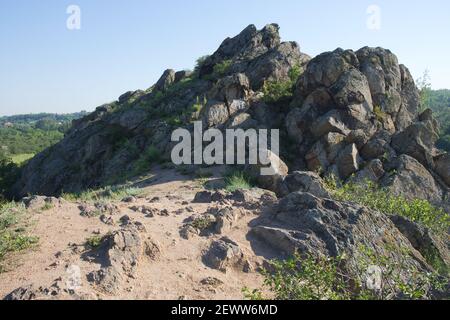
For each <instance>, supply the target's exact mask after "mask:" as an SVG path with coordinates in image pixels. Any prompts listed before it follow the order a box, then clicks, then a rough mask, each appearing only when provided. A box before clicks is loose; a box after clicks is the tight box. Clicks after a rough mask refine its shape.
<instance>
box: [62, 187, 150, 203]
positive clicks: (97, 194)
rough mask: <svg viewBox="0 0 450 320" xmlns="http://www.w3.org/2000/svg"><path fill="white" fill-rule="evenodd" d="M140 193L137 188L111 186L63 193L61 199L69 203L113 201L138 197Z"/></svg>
mask: <svg viewBox="0 0 450 320" xmlns="http://www.w3.org/2000/svg"><path fill="white" fill-rule="evenodd" d="M140 193H141V190H140V189H137V188H130V187H121V186H109V187H104V188H101V189H98V190H87V191H83V192H80V193H63V194H62V195H61V197H62V198H64V199H65V200H68V201H111V200H122V199H123V198H125V197H128V196H138V195H139V194H140Z"/></svg>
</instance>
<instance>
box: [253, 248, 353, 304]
mask: <svg viewBox="0 0 450 320" xmlns="http://www.w3.org/2000/svg"><path fill="white" fill-rule="evenodd" d="M339 261H340V258H338V259H333V258H325V257H320V258H314V257H312V256H307V257H306V258H304V259H302V258H301V257H300V255H298V254H295V255H294V257H292V258H290V259H287V260H285V261H281V260H274V261H272V262H271V263H270V265H271V269H273V271H272V272H269V271H267V270H264V271H263V276H264V286H265V287H267V288H268V289H269V291H270V292H271V293H272V294H273V296H274V297H273V298H274V299H275V300H348V299H350V298H351V296H352V294H351V292H350V290H349V287H350V286H349V284H348V283H347V280H346V278H345V277H344V276H342V275H341V274H340V273H339V270H338V265H339ZM244 295H245V297H246V298H247V299H251V300H261V299H263V294H262V293H261V291H259V290H253V291H250V290H249V289H247V288H245V289H244Z"/></svg>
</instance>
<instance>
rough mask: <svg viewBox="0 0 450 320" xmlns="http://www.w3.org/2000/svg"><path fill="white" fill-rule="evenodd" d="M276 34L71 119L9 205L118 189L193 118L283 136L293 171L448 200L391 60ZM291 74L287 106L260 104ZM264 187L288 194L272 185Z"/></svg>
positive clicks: (426, 127)
mask: <svg viewBox="0 0 450 320" xmlns="http://www.w3.org/2000/svg"><path fill="white" fill-rule="evenodd" d="M278 29H279V27H278V25H275V24H271V25H267V26H266V27H264V28H263V29H262V30H257V29H256V28H255V26H253V25H251V26H249V27H247V28H246V29H245V30H243V31H242V32H241V33H240V34H239V35H237V36H236V37H234V38H228V39H226V40H225V41H224V42H223V43H222V44H221V46H220V47H219V49H218V50H217V51H216V52H215V53H214V54H213V55H211V56H209V57H208V58H206V60H205V61H204V62H203V63H201V64H200V65H199V66H198V70H196V72H194V73H192V72H187V71H180V72H175V71H174V70H170V69H169V70H166V71H165V72H164V73H163V75H162V76H161V78H160V79H159V80H158V82H157V83H156V84H155V85H154V86H153V87H151V88H150V89H148V90H146V91H136V92H128V93H126V94H124V95H122V96H121V97H119V99H118V101H116V102H113V103H110V104H107V105H104V106H101V107H99V108H97V110H96V111H95V112H94V113H92V114H90V115H88V116H86V117H85V118H83V119H80V120H77V121H74V124H73V127H72V129H71V130H70V131H69V132H68V133H67V135H66V137H65V139H64V140H63V141H61V142H60V143H59V144H57V145H56V146H54V147H52V148H50V149H49V150H46V151H44V152H43V153H41V154H39V155H37V156H36V157H35V158H34V159H33V160H31V161H30V163H29V164H28V165H27V166H26V167H25V169H24V172H23V175H22V178H21V180H20V181H19V182H18V183H17V184H16V186H15V188H14V191H15V193H16V195H17V196H19V197H20V196H24V195H26V194H42V195H55V194H59V193H61V192H62V191H66V192H75V191H80V190H83V189H86V188H92V187H96V186H100V185H105V184H108V183H112V182H120V180H121V178H123V177H124V176H126V175H127V173H130V172H131V173H133V172H134V163H135V161H137V159H139V157H141V156H142V153H145V150H146V149H147V148H148V147H149V146H154V147H155V148H157V149H158V150H160V152H161V154H163V155H166V156H167V155H168V154H169V153H170V150H171V147H172V145H173V144H172V143H171V142H170V141H169V139H170V133H171V131H172V130H173V129H174V128H175V127H178V126H185V127H187V128H190V125H189V121H191V120H195V119H201V120H202V121H203V123H204V125H205V127H217V128H222V129H223V128H244V129H247V128H278V129H280V130H281V132H282V137H283V138H282V144H283V145H282V148H281V151H282V158H283V160H285V162H287V163H288V165H289V169H290V170H291V171H293V170H310V171H319V170H320V171H322V172H323V173H325V174H330V173H332V174H334V175H336V176H338V177H339V178H341V179H343V180H346V179H348V178H350V177H352V179H355V180H357V181H358V180H359V181H361V180H364V179H370V180H373V181H377V182H380V183H381V184H382V185H384V186H386V187H388V188H391V189H392V190H393V192H395V193H401V194H405V195H406V196H407V197H410V198H415V197H419V198H424V199H428V200H432V201H434V202H436V203H439V202H442V201H443V200H445V199H446V197H448V191H449V177H448V172H449V170H447V169H448V166H449V159H448V155H445V154H443V153H442V152H440V151H439V150H436V149H435V148H434V145H435V142H436V138H437V134H436V132H437V130H438V126H437V122H436V121H435V120H434V119H433V117H432V114H431V112H430V111H429V110H427V111H425V112H423V113H422V114H419V113H418V110H420V105H419V93H418V90H417V88H416V86H415V84H414V81H413V79H412V76H411V74H410V73H409V71H408V69H407V68H406V67H405V66H404V65H401V64H399V63H398V61H397V58H396V56H395V55H394V54H393V53H391V52H390V51H389V50H385V49H382V48H368V47H365V48H362V49H360V50H358V51H356V52H354V51H352V50H343V49H337V50H335V51H332V52H326V53H323V54H321V55H319V56H317V57H315V58H314V59H312V60H310V58H309V57H308V56H307V55H305V54H303V53H301V52H300V49H299V46H298V45H297V44H296V43H293V42H281V40H280V37H279V33H278ZM218 67H220V68H218ZM293 67H300V68H302V69H303V70H304V72H303V74H302V75H301V76H300V79H299V80H298V82H297V83H296V85H295V89H294V95H293V97H292V99H290V100H291V101H287V100H285V99H284V100H282V101H279V102H273V103H268V102H267V99H264V94H263V91H264V90H263V87H264V83H267V82H270V81H278V82H283V81H287V80H288V79H289V72H290V70H291V69H292V68H293ZM193 106H194V108H193ZM285 138H286V139H285ZM284 171H286V170H283V173H282V174H283V175H286V172H284ZM418 183H420V184H421V185H422V187H421V188H414V187H413V186H416V185H417V184H418ZM263 184H265V185H264V187H267V188H270V189H272V190H274V191H277V192H285V190H284V191H280V190H278V185H279V179H276V181H269V182H266V183H263ZM444 202H445V201H444ZM445 205H446V204H445V203H444V206H445Z"/></svg>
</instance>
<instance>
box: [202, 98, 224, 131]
mask: <svg viewBox="0 0 450 320" xmlns="http://www.w3.org/2000/svg"><path fill="white" fill-rule="evenodd" d="M229 118H230V114H229V112H228V108H227V106H226V104H225V103H223V102H214V101H210V102H209V103H208V105H207V106H206V108H205V113H204V116H203V119H204V123H205V125H206V126H207V127H208V128H210V127H214V126H217V125H223V124H225V123H226V122H227V121H228V119H229Z"/></svg>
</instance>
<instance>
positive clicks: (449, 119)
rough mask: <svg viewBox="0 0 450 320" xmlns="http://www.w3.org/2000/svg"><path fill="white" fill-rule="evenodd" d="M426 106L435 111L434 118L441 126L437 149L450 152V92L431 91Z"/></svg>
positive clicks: (445, 90) (444, 90) (446, 90)
mask: <svg viewBox="0 0 450 320" xmlns="http://www.w3.org/2000/svg"><path fill="white" fill-rule="evenodd" d="M426 105H427V106H428V107H429V108H431V109H432V110H433V111H434V114H435V115H434V116H435V118H436V119H437V120H438V121H439V123H440V125H441V132H440V138H439V141H438V143H437V147H438V148H440V149H443V150H445V151H447V152H450V90H448V89H443V90H432V91H430V93H429V95H428V97H427V101H426Z"/></svg>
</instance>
